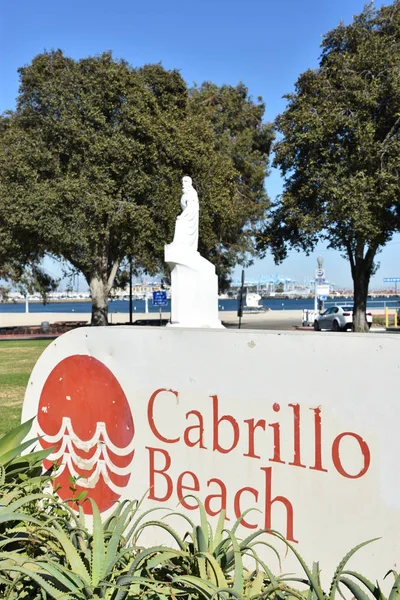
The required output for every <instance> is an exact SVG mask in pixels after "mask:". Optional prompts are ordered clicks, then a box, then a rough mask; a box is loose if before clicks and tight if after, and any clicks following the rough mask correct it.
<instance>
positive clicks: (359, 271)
mask: <svg viewBox="0 0 400 600" xmlns="http://www.w3.org/2000/svg"><path fill="white" fill-rule="evenodd" d="M352 276H353V282H354V308H353V328H354V331H357V332H363V333H364V332H368V331H369V327H368V323H367V319H366V314H365V313H366V310H367V299H368V287H369V280H370V277H371V267H370V266H369V265H368V264H366V261H365V260H363V261H360V263H358V264H356V265H355V266H354V268H353V269H352Z"/></svg>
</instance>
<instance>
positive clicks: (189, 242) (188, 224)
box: [173, 176, 199, 250]
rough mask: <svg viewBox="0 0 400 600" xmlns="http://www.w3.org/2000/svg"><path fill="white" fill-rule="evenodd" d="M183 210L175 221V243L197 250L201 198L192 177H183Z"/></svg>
mask: <svg viewBox="0 0 400 600" xmlns="http://www.w3.org/2000/svg"><path fill="white" fill-rule="evenodd" d="M181 207H182V212H181V214H180V215H178V217H177V219H176V223H175V235H174V240H173V243H174V244H181V245H183V246H188V247H189V248H193V250H197V244H198V239H199V198H198V196H197V192H196V190H195V189H194V187H193V185H192V179H191V177H188V176H185V177H183V179H182V197H181Z"/></svg>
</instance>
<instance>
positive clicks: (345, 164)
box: [258, 0, 400, 331]
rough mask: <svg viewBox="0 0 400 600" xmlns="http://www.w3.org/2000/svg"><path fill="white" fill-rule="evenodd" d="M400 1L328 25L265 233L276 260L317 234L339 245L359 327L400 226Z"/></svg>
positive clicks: (305, 78)
mask: <svg viewBox="0 0 400 600" xmlns="http://www.w3.org/2000/svg"><path fill="white" fill-rule="evenodd" d="M399 69H400V4H399V2H398V1H397V0H396V2H394V3H393V4H392V5H390V6H382V7H381V8H380V9H379V10H376V9H375V8H374V7H373V5H372V4H369V5H367V6H366V7H365V9H364V10H363V12H362V13H361V14H360V15H359V16H357V17H354V20H353V23H352V24H350V25H348V26H345V25H344V24H340V25H339V26H338V27H337V28H336V29H334V30H332V31H330V32H328V33H327V34H326V35H325V37H324V40H323V43H322V55H321V59H320V66H319V68H318V69H314V70H308V71H306V72H305V73H303V74H302V75H300V77H299V79H298V80H297V82H296V86H295V92H294V93H293V94H290V95H288V96H286V98H287V100H288V105H287V108H286V110H285V111H284V112H283V113H282V114H281V115H279V117H278V118H277V121H276V124H277V129H278V131H279V133H280V134H281V138H280V139H279V141H278V142H277V144H276V146H275V153H276V155H275V166H278V167H280V168H281V170H282V173H283V176H284V191H283V194H282V196H281V197H280V198H279V199H278V201H277V202H276V203H275V205H274V208H273V210H272V214H271V218H270V220H269V222H268V223H267V225H266V227H265V228H264V232H263V234H262V235H261V236H260V237H259V240H258V243H259V248H260V249H262V250H264V251H265V249H266V248H268V247H270V248H272V251H273V253H274V256H275V260H276V261H277V262H279V261H280V260H282V259H283V258H285V256H286V253H287V247H288V246H292V247H294V248H296V249H298V250H303V251H305V252H307V253H308V252H309V251H310V250H312V249H313V248H314V247H315V244H316V243H317V241H318V240H320V239H322V240H325V241H326V242H327V243H328V247H330V248H334V249H337V250H339V251H341V252H342V254H343V256H344V257H345V258H347V259H348V260H349V262H350V267H351V274H352V278H353V282H354V323H355V329H356V331H368V326H367V324H366V319H365V309H366V302H367V295H368V286H369V281H370V277H371V274H373V272H374V269H375V268H376V266H375V263H374V261H375V258H376V255H377V253H378V252H379V250H380V249H381V248H382V247H383V246H384V245H385V244H386V243H387V242H388V241H389V240H390V239H391V238H392V235H393V233H394V232H395V231H396V230H397V229H398V228H399V198H400V187H399V174H400V138H399V131H400V78H399Z"/></svg>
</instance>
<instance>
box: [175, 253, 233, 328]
mask: <svg viewBox="0 0 400 600" xmlns="http://www.w3.org/2000/svg"><path fill="white" fill-rule="evenodd" d="M164 255H165V262H166V263H167V264H168V266H169V268H170V269H171V326H172V327H214V328H215V327H218V328H221V327H223V325H222V324H221V321H220V320H219V318H218V277H217V275H216V274H215V267H214V265H213V264H212V263H210V262H209V261H208V260H206V259H205V258H203V257H202V256H201V255H200V253H199V252H198V251H197V250H195V249H193V248H189V247H188V246H185V245H183V244H175V243H172V244H168V245H167V246H165V247H164Z"/></svg>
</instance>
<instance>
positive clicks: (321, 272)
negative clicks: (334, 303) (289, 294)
mask: <svg viewBox="0 0 400 600" xmlns="http://www.w3.org/2000/svg"><path fill="white" fill-rule="evenodd" d="M317 264H318V267H317V268H316V269H315V279H314V310H315V311H317V310H318V296H319V295H320V294H321V291H320V290H319V289H318V288H319V287H320V286H321V284H324V283H325V269H323V268H322V266H323V264H324V259H323V258H322V256H318V258H317ZM324 293H325V290H324Z"/></svg>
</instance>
